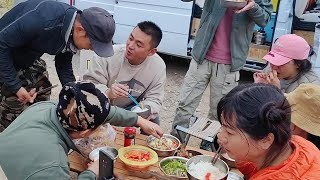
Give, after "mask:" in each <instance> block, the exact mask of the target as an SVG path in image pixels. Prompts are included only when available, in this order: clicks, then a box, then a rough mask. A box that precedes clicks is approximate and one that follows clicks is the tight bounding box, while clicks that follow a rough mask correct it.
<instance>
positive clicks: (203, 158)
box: [187, 155, 229, 180]
mask: <svg viewBox="0 0 320 180" xmlns="http://www.w3.org/2000/svg"><path fill="white" fill-rule="evenodd" d="M212 159H213V157H212V156H208V155H200V156H194V157H193V158H191V159H189V160H188V161H187V175H188V178H189V179H190V180H200V179H210V180H211V179H215V180H216V179H225V178H226V177H227V175H228V173H229V167H228V165H227V164H226V163H225V162H224V161H222V160H221V159H218V160H217V162H216V163H215V165H212V162H211V161H212Z"/></svg>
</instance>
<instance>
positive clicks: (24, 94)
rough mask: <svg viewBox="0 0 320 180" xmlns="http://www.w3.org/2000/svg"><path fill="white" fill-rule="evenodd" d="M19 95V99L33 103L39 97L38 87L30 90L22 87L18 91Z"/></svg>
mask: <svg viewBox="0 0 320 180" xmlns="http://www.w3.org/2000/svg"><path fill="white" fill-rule="evenodd" d="M16 95H17V96H18V100H19V101H21V102H23V103H24V104H26V103H33V101H34V99H35V98H36V97H37V93H36V89H35V88H33V89H31V91H30V92H28V91H27V90H26V89H25V88H24V87H21V88H20V89H19V90H18V92H17V93H16Z"/></svg>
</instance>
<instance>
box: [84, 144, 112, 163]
mask: <svg viewBox="0 0 320 180" xmlns="http://www.w3.org/2000/svg"><path fill="white" fill-rule="evenodd" d="M100 150H102V151H105V152H106V153H108V154H109V155H111V156H113V159H116V158H117V157H118V150H117V149H116V148H113V147H109V146H105V147H99V148H96V149H94V150H93V151H91V152H90V154H89V158H90V160H91V161H96V160H98V159H99V151H100Z"/></svg>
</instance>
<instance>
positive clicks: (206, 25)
mask: <svg viewBox="0 0 320 180" xmlns="http://www.w3.org/2000/svg"><path fill="white" fill-rule="evenodd" d="M182 1H191V0H182ZM225 11H226V8H224V7H221V5H220V0H206V1H205V3H204V7H203V12H202V15H201V21H200V25H199V29H198V32H197V36H196V38H195V42H194V46H193V49H192V52H191V54H192V57H193V59H194V60H195V61H197V62H198V63H199V64H201V63H202V62H203V60H204V58H205V56H206V54H207V51H208V49H209V47H210V45H211V42H212V40H213V37H214V34H215V32H216V29H217V27H218V25H219V23H220V20H221V19H222V17H223V16H224V14H225ZM272 11H273V8H272V3H271V0H255V5H254V7H253V8H252V9H250V10H248V11H247V12H244V13H240V14H234V16H233V21H232V31H231V42H230V46H231V47H230V50H231V71H239V70H240V69H242V67H243V66H244V64H245V62H246V60H247V56H248V51H249V47H250V43H251V39H252V35H253V28H254V25H255V24H258V25H259V26H260V27H265V26H266V25H267V23H268V22H269V20H270V17H271V13H272Z"/></svg>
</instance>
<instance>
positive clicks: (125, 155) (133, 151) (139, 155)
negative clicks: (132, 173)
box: [118, 145, 158, 170]
mask: <svg viewBox="0 0 320 180" xmlns="http://www.w3.org/2000/svg"><path fill="white" fill-rule="evenodd" d="M118 152H119V159H120V160H121V161H122V162H123V163H124V164H125V165H126V166H127V167H128V168H130V169H133V170H144V169H148V168H149V166H151V165H153V164H155V163H157V162H158V155H157V153H156V152H155V151H153V150H152V149H150V148H148V147H145V146H140V145H133V146H127V147H122V148H120V149H119V151H118Z"/></svg>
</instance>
